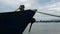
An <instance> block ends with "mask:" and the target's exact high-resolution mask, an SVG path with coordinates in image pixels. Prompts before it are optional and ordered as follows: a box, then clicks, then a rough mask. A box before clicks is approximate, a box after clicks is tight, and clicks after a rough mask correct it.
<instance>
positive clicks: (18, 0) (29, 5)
mask: <svg viewBox="0 0 60 34" xmlns="http://www.w3.org/2000/svg"><path fill="white" fill-rule="evenodd" d="M21 4H24V5H25V6H26V8H25V9H37V10H38V11H41V12H46V13H50V14H55V15H59V14H60V0H0V12H10V11H14V10H16V9H17V8H18V7H19V5H21ZM34 17H35V18H36V19H37V20H48V19H50V20H51V19H59V18H58V17H52V16H48V15H43V14H38V13H36V15H35V16H34ZM47 17H48V18H47Z"/></svg>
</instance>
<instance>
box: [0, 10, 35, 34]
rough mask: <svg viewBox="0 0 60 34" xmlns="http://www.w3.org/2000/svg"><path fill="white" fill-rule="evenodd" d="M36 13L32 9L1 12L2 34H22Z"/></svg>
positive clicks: (0, 26)
mask: <svg viewBox="0 0 60 34" xmlns="http://www.w3.org/2000/svg"><path fill="white" fill-rule="evenodd" d="M34 14H35V12H33V11H32V10H25V11H23V12H20V11H19V12H6V13H0V34H22V33H23V32H24V30H25V28H26V27H27V25H28V24H29V22H30V21H31V19H32V17H33V16H34Z"/></svg>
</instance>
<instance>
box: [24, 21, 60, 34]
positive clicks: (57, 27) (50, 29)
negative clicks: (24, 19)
mask: <svg viewBox="0 0 60 34" xmlns="http://www.w3.org/2000/svg"><path fill="white" fill-rule="evenodd" d="M29 26H30V24H29V25H28V26H27V28H26V29H25V31H24V33H23V34H60V22H58V23H57V22H56V23H53V22H51V23H34V24H33V26H32V29H31V32H30V33H29V32H28V31H29Z"/></svg>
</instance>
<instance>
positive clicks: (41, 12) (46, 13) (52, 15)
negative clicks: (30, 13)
mask: <svg viewBox="0 0 60 34" xmlns="http://www.w3.org/2000/svg"><path fill="white" fill-rule="evenodd" d="M36 12H37V13H40V14H45V15H49V16H54V17H60V16H58V15H52V14H48V13H43V12H39V11H36Z"/></svg>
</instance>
